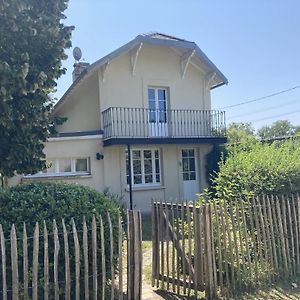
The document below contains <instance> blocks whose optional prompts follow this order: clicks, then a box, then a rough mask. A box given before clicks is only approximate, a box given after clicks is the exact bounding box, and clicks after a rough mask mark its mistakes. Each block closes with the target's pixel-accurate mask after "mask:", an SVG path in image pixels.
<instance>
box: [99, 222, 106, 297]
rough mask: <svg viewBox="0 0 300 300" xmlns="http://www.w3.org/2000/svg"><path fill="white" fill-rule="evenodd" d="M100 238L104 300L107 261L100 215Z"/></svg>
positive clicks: (103, 294)
mask: <svg viewBox="0 0 300 300" xmlns="http://www.w3.org/2000/svg"><path fill="white" fill-rule="evenodd" d="M100 239H101V271H102V300H105V298H106V293H105V288H106V263H105V255H106V253H105V236H104V226H103V220H102V217H101V216H100Z"/></svg>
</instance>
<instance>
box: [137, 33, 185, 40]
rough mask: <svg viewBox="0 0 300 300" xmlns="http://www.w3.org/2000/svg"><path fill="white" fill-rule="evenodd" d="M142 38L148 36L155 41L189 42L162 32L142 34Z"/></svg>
mask: <svg viewBox="0 0 300 300" xmlns="http://www.w3.org/2000/svg"><path fill="white" fill-rule="evenodd" d="M141 35H142V36H148V37H151V38H154V39H161V40H172V41H181V42H189V41H187V40H184V39H181V38H178V37H176V36H172V35H168V34H164V33H160V32H147V33H143V34H141Z"/></svg>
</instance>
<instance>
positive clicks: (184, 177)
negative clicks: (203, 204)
mask: <svg viewBox="0 0 300 300" xmlns="http://www.w3.org/2000/svg"><path fill="white" fill-rule="evenodd" d="M183 180H185V181H186V180H190V178H189V173H183Z"/></svg>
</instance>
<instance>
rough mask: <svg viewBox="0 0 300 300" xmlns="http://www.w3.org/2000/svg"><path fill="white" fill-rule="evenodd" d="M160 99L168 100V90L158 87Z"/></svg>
mask: <svg viewBox="0 0 300 300" xmlns="http://www.w3.org/2000/svg"><path fill="white" fill-rule="evenodd" d="M157 93H158V100H166V90H165V89H158V92H157Z"/></svg>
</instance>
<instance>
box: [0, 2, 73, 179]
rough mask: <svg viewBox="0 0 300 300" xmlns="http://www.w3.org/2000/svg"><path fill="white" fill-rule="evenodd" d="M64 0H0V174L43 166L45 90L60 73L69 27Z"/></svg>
mask: <svg viewBox="0 0 300 300" xmlns="http://www.w3.org/2000/svg"><path fill="white" fill-rule="evenodd" d="M67 3H68V0H22V1H19V0H0V173H1V174H2V175H3V176H8V177H9V176H13V175H14V173H15V172H17V173H27V174H28V173H34V172H37V171H38V170H40V169H42V168H43V167H44V165H45V161H44V160H43V158H44V154H43V147H44V142H45V141H46V139H47V138H48V136H49V134H50V131H51V130H53V124H54V121H53V119H52V118H51V115H50V112H51V109H52V106H53V101H52V100H51V98H50V97H49V93H51V92H53V91H54V90H55V87H56V79H57V78H59V77H60V76H61V75H62V74H64V73H65V69H64V68H63V67H62V60H64V59H66V58H67V56H66V54H65V49H66V48H69V47H71V32H72V30H73V27H72V26H66V25H64V23H63V19H65V15H64V14H63V12H64V11H65V9H66V8H67Z"/></svg>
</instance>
